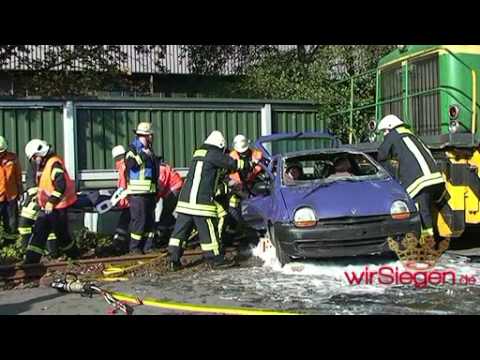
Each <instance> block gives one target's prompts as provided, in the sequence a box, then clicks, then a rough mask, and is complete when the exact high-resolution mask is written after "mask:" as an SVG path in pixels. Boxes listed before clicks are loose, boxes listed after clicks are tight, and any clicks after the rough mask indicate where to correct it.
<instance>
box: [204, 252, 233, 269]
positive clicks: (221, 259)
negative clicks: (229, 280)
mask: <svg viewBox="0 0 480 360" xmlns="http://www.w3.org/2000/svg"><path fill="white" fill-rule="evenodd" d="M207 264H208V266H209V267H210V269H211V270H222V269H228V268H231V267H233V266H235V261H234V260H229V259H227V258H225V256H223V255H218V256H214V257H211V258H207Z"/></svg>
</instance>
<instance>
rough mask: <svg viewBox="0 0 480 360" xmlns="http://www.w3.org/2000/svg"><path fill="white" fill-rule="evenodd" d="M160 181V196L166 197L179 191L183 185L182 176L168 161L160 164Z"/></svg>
mask: <svg viewBox="0 0 480 360" xmlns="http://www.w3.org/2000/svg"><path fill="white" fill-rule="evenodd" d="M158 182H159V188H160V192H159V194H158V198H164V197H166V196H167V195H168V194H170V193H171V192H177V191H179V190H180V189H181V188H182V186H183V179H182V176H181V175H180V174H179V173H178V172H177V171H175V170H174V169H173V168H172V167H171V166H170V165H168V164H166V163H162V164H160V165H159V178H158Z"/></svg>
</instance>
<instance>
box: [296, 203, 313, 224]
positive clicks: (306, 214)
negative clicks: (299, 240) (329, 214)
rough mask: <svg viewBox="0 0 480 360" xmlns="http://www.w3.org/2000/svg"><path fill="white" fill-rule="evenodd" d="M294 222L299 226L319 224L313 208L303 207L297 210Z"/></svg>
mask: <svg viewBox="0 0 480 360" xmlns="http://www.w3.org/2000/svg"><path fill="white" fill-rule="evenodd" d="M293 222H294V223H295V226H297V227H311V226H315V225H316V224H317V219H316V217H315V213H314V212H313V210H312V209H311V208H309V207H303V208H300V209H298V210H297V211H295V215H294V217H293Z"/></svg>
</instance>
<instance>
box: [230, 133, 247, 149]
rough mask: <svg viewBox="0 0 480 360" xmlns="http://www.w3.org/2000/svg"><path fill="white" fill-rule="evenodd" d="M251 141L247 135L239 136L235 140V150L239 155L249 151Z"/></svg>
mask: <svg viewBox="0 0 480 360" xmlns="http://www.w3.org/2000/svg"><path fill="white" fill-rule="evenodd" d="M248 146H249V141H248V139H247V137H246V136H245V135H237V136H235V138H234V139H233V149H234V150H235V151H237V152H239V153H244V152H245V151H247V150H248Z"/></svg>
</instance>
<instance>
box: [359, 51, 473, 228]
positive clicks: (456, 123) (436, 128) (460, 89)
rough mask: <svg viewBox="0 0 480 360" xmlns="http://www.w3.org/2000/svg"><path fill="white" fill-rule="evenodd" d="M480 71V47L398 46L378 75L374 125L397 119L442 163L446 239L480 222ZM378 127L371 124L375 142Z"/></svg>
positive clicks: (441, 219) (440, 225) (442, 220)
mask: <svg viewBox="0 0 480 360" xmlns="http://www.w3.org/2000/svg"><path fill="white" fill-rule="evenodd" d="M479 71H480V45H399V46H398V47H397V49H396V50H395V51H393V52H391V53H390V54H388V55H387V56H385V57H384V58H382V59H381V60H380V62H379V65H378V68H377V70H376V101H375V118H376V121H377V122H378V121H379V120H380V119H381V118H382V117H383V116H385V115H388V114H395V115H397V116H399V117H400V118H401V119H403V120H404V121H405V122H406V123H407V124H408V125H409V126H410V127H411V129H412V130H413V131H414V132H415V133H416V134H417V135H419V136H420V137H421V138H422V139H423V140H424V141H425V142H426V143H427V144H428V146H429V148H430V150H431V151H432V153H433V155H434V156H435V158H436V159H437V160H438V162H439V163H440V164H441V167H442V171H443V174H444V177H445V179H446V181H447V190H448V193H449V200H448V203H447V204H446V206H444V208H443V209H442V210H441V212H440V213H439V214H438V221H437V225H438V229H439V233H440V235H441V236H443V237H458V236H461V235H462V233H463V232H464V230H465V227H466V226H468V225H469V224H479V223H480V177H479V176H480V173H479V169H480V148H479V145H480V131H479V125H480V124H479V123H478V114H479V112H480V108H479V103H480V101H479V100H480V99H479V96H480V91H479V89H478V83H479V79H478V72H479ZM351 113H353V112H351ZM375 127H376V122H373V121H372V122H370V123H369V129H370V130H371V131H372V134H371V135H372V136H371V137H370V138H371V141H375V140H376V138H375V135H374V130H375Z"/></svg>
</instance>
